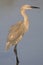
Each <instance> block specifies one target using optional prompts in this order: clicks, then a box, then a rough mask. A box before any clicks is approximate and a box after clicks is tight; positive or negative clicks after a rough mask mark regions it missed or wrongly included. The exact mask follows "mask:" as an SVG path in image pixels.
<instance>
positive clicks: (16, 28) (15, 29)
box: [8, 22, 24, 41]
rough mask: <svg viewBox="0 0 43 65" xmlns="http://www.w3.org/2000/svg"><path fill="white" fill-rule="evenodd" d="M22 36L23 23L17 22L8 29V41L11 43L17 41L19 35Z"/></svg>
mask: <svg viewBox="0 0 43 65" xmlns="http://www.w3.org/2000/svg"><path fill="white" fill-rule="evenodd" d="M23 34H24V25H23V22H18V23H16V24H15V25H12V26H11V27H10V30H9V33H8V40H9V41H13V40H15V41H16V40H17V39H18V38H19V37H20V35H23Z"/></svg>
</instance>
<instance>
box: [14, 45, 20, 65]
mask: <svg viewBox="0 0 43 65" xmlns="http://www.w3.org/2000/svg"><path fill="white" fill-rule="evenodd" d="M14 52H15V55H16V65H18V64H19V60H18V55H17V45H15V47H14Z"/></svg>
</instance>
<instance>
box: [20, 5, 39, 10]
mask: <svg viewBox="0 0 43 65" xmlns="http://www.w3.org/2000/svg"><path fill="white" fill-rule="evenodd" d="M32 8H34V9H40V7H36V6H31V5H23V6H22V8H21V9H32Z"/></svg>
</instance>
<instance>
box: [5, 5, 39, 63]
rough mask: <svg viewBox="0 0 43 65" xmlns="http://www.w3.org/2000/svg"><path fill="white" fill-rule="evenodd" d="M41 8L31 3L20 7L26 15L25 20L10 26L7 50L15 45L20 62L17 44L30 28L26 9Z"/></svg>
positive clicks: (23, 14) (22, 13)
mask: <svg viewBox="0 0 43 65" xmlns="http://www.w3.org/2000/svg"><path fill="white" fill-rule="evenodd" d="M32 8H34V9H39V8H40V7H36V6H31V5H23V6H22V7H21V8H20V12H21V15H22V16H23V17H24V20H23V21H19V22H17V23H16V24H14V25H12V26H11V27H10V30H9V33H8V37H7V41H6V46H5V47H6V50H8V49H9V48H10V47H11V46H14V52H15V54H16V60H17V62H18V63H19V60H18V56H17V44H18V43H19V41H20V40H21V39H22V37H23V35H24V34H25V33H26V32H27V31H28V29H29V20H28V16H27V15H26V13H25V10H28V9H30V10H31V9H32Z"/></svg>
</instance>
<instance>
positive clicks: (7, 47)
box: [5, 42, 11, 51]
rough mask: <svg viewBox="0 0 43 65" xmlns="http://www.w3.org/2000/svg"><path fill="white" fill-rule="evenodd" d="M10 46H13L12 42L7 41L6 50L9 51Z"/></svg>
mask: <svg viewBox="0 0 43 65" xmlns="http://www.w3.org/2000/svg"><path fill="white" fill-rule="evenodd" d="M10 47H11V44H10V42H7V43H6V46H5V50H6V51H8V50H9V48H10Z"/></svg>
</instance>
